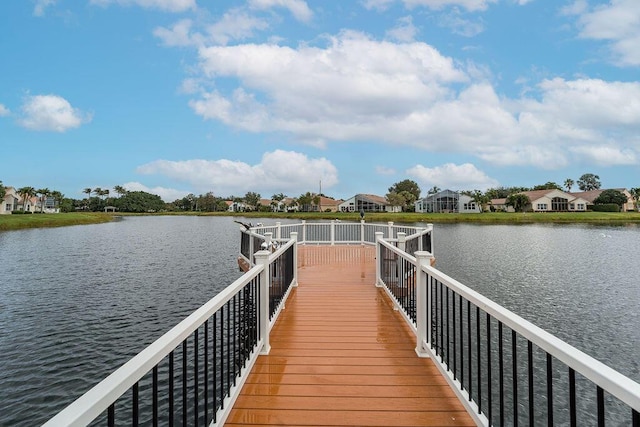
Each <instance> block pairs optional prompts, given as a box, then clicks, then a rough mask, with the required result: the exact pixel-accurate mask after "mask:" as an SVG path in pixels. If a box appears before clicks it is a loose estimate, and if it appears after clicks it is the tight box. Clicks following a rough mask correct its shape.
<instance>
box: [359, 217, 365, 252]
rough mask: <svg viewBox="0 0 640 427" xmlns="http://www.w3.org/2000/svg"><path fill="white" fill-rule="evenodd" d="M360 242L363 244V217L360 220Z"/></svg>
mask: <svg viewBox="0 0 640 427" xmlns="http://www.w3.org/2000/svg"><path fill="white" fill-rule="evenodd" d="M360 244H361V245H362V246H364V219H361V220H360Z"/></svg>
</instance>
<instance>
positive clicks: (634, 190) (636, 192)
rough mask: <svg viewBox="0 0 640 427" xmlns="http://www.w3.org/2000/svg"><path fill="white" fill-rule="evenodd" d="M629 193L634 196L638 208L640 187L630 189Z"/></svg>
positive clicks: (634, 203) (634, 202)
mask: <svg viewBox="0 0 640 427" xmlns="http://www.w3.org/2000/svg"><path fill="white" fill-rule="evenodd" d="M629 194H631V197H633V205H634V206H635V208H636V210H638V201H639V200H640V187H636V188H632V189H631V190H629Z"/></svg>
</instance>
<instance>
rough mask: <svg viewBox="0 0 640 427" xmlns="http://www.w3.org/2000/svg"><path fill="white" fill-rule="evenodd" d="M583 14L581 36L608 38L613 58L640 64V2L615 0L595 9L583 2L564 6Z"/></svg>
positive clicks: (619, 63)
mask: <svg viewBox="0 0 640 427" xmlns="http://www.w3.org/2000/svg"><path fill="white" fill-rule="evenodd" d="M563 11H564V12H565V13H567V14H569V13H572V12H573V13H574V14H579V18H578V25H579V27H580V37H582V38H586V39H595V40H604V41H608V42H609V45H610V49H611V51H612V56H613V58H612V59H613V61H614V62H615V63H617V64H618V65H621V66H634V67H637V66H640V48H639V46H640V2H639V1H637V0H612V1H611V2H609V3H608V4H606V5H598V6H595V7H594V8H592V9H591V10H588V9H586V6H585V5H584V3H582V2H576V3H574V4H573V5H572V7H570V8H568V9H563Z"/></svg>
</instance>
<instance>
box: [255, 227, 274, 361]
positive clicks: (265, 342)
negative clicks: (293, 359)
mask: <svg viewBox="0 0 640 427" xmlns="http://www.w3.org/2000/svg"><path fill="white" fill-rule="evenodd" d="M268 234H271V233H268ZM269 254H270V252H269V251H258V252H256V265H262V266H263V269H262V272H261V273H260V319H258V321H259V322H260V337H262V349H261V350H260V354H269V352H270V351H271V344H270V343H269V288H270V286H269V285H270V283H269V279H270V277H271V275H270V274H269Z"/></svg>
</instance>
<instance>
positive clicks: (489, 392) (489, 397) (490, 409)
mask: <svg viewBox="0 0 640 427" xmlns="http://www.w3.org/2000/svg"><path fill="white" fill-rule="evenodd" d="M491 385H492V384H491V316H490V315H489V313H487V413H488V415H487V418H488V419H489V424H491V423H492V422H493V421H492V419H491V418H492V415H493V395H492V394H493V393H492V390H491Z"/></svg>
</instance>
